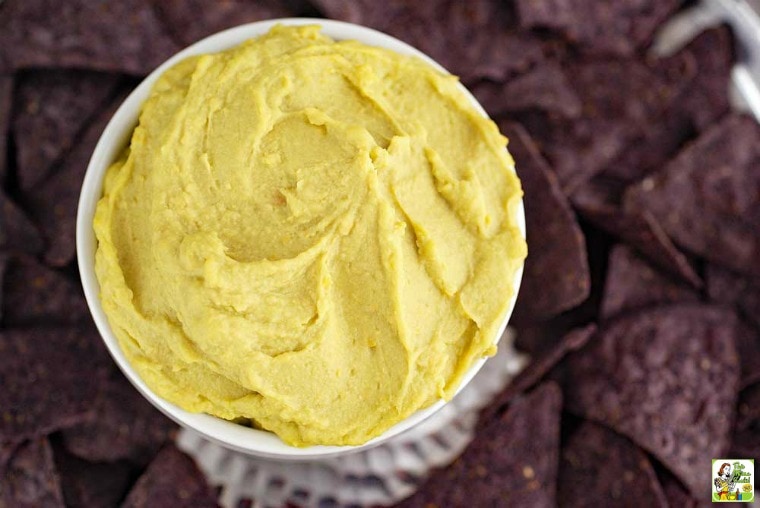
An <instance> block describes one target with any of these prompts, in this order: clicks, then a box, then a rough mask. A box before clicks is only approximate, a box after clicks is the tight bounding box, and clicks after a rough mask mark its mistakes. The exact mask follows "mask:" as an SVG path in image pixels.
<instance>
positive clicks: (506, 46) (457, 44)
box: [313, 0, 544, 81]
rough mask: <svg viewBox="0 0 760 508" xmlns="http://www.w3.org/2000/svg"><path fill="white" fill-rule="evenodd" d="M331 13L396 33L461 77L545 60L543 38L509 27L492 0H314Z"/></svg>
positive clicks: (503, 74)
mask: <svg viewBox="0 0 760 508" xmlns="http://www.w3.org/2000/svg"><path fill="white" fill-rule="evenodd" d="M313 3H314V4H315V5H316V6H317V8H318V9H320V10H321V11H322V13H324V14H325V15H326V16H328V17H330V18H335V19H340V20H343V21H349V22H352V23H358V24H360V25H365V26H368V27H371V28H375V29H377V30H380V31H382V32H386V33H388V34H390V35H393V36H395V37H398V38H399V39H401V40H403V41H405V42H408V43H409V44H411V45H412V46H414V47H416V48H417V49H419V50H421V51H422V52H424V53H426V54H428V55H430V56H431V57H432V58H433V59H434V60H436V61H437V62H438V63H440V64H441V65H443V66H444V67H445V68H446V69H447V70H448V71H449V72H451V73H452V74H456V75H457V76H460V77H461V78H462V79H463V80H465V81H470V80H475V79H490V80H493V81H501V80H504V79H506V78H508V77H510V76H514V75H517V74H522V73H523V72H525V71H526V70H528V69H529V68H530V67H531V66H532V65H534V64H535V63H537V62H541V61H542V60H543V59H544V53H543V50H542V43H541V40H540V39H539V38H538V37H535V36H534V35H533V34H530V33H525V32H523V33H518V32H516V31H514V30H512V29H510V26H511V25H514V14H513V13H512V11H511V9H510V8H509V6H508V5H507V4H506V3H503V2H494V1H492V0H470V1H468V2H458V1H452V0H430V1H426V2H396V1H393V2H376V1H374V0H313Z"/></svg>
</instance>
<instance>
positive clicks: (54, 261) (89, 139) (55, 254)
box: [27, 93, 125, 266]
mask: <svg viewBox="0 0 760 508" xmlns="http://www.w3.org/2000/svg"><path fill="white" fill-rule="evenodd" d="M124 97H125V94H123V93H122V94H119V95H118V96H117V97H116V98H115V99H114V100H113V102H112V103H111V105H110V106H109V107H108V108H107V109H105V110H103V111H102V112H101V113H100V114H99V115H98V117H97V118H96V119H95V121H94V122H93V123H92V124H90V126H89V127H88V128H87V129H86V131H85V132H84V134H83V135H82V137H81V139H80V140H79V141H78V142H77V144H76V147H75V148H74V149H73V150H72V151H71V153H69V155H68V156H67V157H66V159H65V161H64V162H63V166H62V167H61V168H60V170H58V171H57V172H56V173H55V174H54V175H53V176H52V177H51V178H49V179H48V180H46V181H45V183H44V184H42V185H40V186H38V187H36V188H34V189H31V190H30V191H28V193H27V194H28V201H29V203H30V213H31V214H32V216H33V218H34V219H35V220H36V221H37V223H38V224H39V225H40V227H41V228H42V232H43V235H44V237H45V240H46V242H47V248H46V251H45V256H44V258H45V262H46V263H48V264H49V265H52V266H64V265H66V264H68V263H69V262H70V261H71V260H72V259H73V258H74V255H75V254H76V217H77V205H78V204H79V193H80V191H81V189H82V180H83V179H84V174H85V172H86V171H87V164H88V163H89V161H90V157H91V156H92V152H93V150H94V149H95V144H96V143H97V142H98V139H100V135H101V134H102V133H103V130H104V129H105V127H106V125H107V124H108V121H109V120H110V119H111V117H112V116H113V114H114V112H115V111H116V108H117V107H118V106H120V105H121V102H122V100H123V99H124Z"/></svg>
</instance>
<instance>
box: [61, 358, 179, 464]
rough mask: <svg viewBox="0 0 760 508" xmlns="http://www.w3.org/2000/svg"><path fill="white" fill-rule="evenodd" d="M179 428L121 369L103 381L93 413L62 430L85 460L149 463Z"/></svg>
mask: <svg viewBox="0 0 760 508" xmlns="http://www.w3.org/2000/svg"><path fill="white" fill-rule="evenodd" d="M125 422H129V424H128V425H125ZM176 428H177V425H176V424H175V423H174V422H173V421H171V420H170V419H169V418H168V417H166V416H164V415H163V414H162V413H161V412H160V411H159V410H157V409H156V408H154V407H153V406H152V405H151V404H150V403H149V402H148V401H146V400H145V398H144V397H143V396H142V395H141V394H140V393H139V392H138V391H137V390H136V389H135V388H134V387H133V386H132V385H131V384H130V383H129V382H128V381H127V380H126V379H125V378H124V376H123V375H122V374H121V372H115V371H114V372H112V373H111V374H110V376H109V377H108V379H107V380H105V382H104V383H103V386H102V390H101V392H100V395H99V397H98V398H97V400H96V401H95V402H94V405H93V412H92V416H91V417H90V418H88V419H86V420H84V421H82V422H81V423H79V424H77V425H73V426H71V427H69V428H66V429H64V430H62V431H61V435H62V438H63V444H64V446H65V447H66V449H67V450H68V451H69V452H71V453H73V454H74V455H76V456H78V457H81V458H83V459H86V460H89V461H93V462H100V461H102V462H112V461H116V460H119V459H127V460H129V461H131V462H132V463H134V464H140V465H145V464H147V463H148V462H149V461H150V459H151V458H153V456H154V455H155V454H156V453H157V452H158V451H159V450H160V449H161V447H162V446H163V445H164V444H165V443H166V442H167V441H169V439H170V438H171V437H172V436H173V435H174V432H175V431H176Z"/></svg>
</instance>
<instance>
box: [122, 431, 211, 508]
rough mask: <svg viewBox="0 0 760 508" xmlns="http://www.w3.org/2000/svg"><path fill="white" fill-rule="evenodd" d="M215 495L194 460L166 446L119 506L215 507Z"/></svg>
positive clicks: (174, 448)
mask: <svg viewBox="0 0 760 508" xmlns="http://www.w3.org/2000/svg"><path fill="white" fill-rule="evenodd" d="M216 498H217V496H216V494H215V493H214V491H213V489H212V488H211V487H210V486H209V485H208V483H207V482H206V478H205V477H204V476H203V473H202V472H201V471H200V470H199V469H198V466H197V465H196V464H195V461H193V459H192V458H191V457H189V456H188V455H186V454H185V453H183V452H181V451H180V450H178V449H177V448H176V447H175V446H174V445H167V446H166V447H165V448H164V449H163V450H161V452H160V453H159V454H158V455H157V456H156V457H155V458H154V459H153V461H152V462H151V463H150V465H149V466H148V469H146V470H145V472H144V473H143V475H142V476H141V477H140V479H139V480H137V483H135V485H134V487H132V490H130V492H129V494H128V495H127V498H126V500H125V501H124V503H123V504H122V508H140V507H146V508H147V507H153V506H171V507H172V508H184V507H187V508H205V507H217V506H218V502H217V499H216Z"/></svg>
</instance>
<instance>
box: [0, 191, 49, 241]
mask: <svg viewBox="0 0 760 508" xmlns="http://www.w3.org/2000/svg"><path fill="white" fill-rule="evenodd" d="M42 249H43V242H42V237H41V236H40V232H39V231H38V230H37V226H35V225H34V223H33V222H32V221H31V220H29V218H28V217H27V215H26V212H25V211H23V210H22V209H21V207H19V206H18V205H17V204H16V203H15V202H13V201H12V200H11V199H10V198H9V197H8V196H6V195H5V193H4V192H3V191H2V190H0V250H2V251H6V252H23V253H27V254H38V253H40V252H41V251H42Z"/></svg>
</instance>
